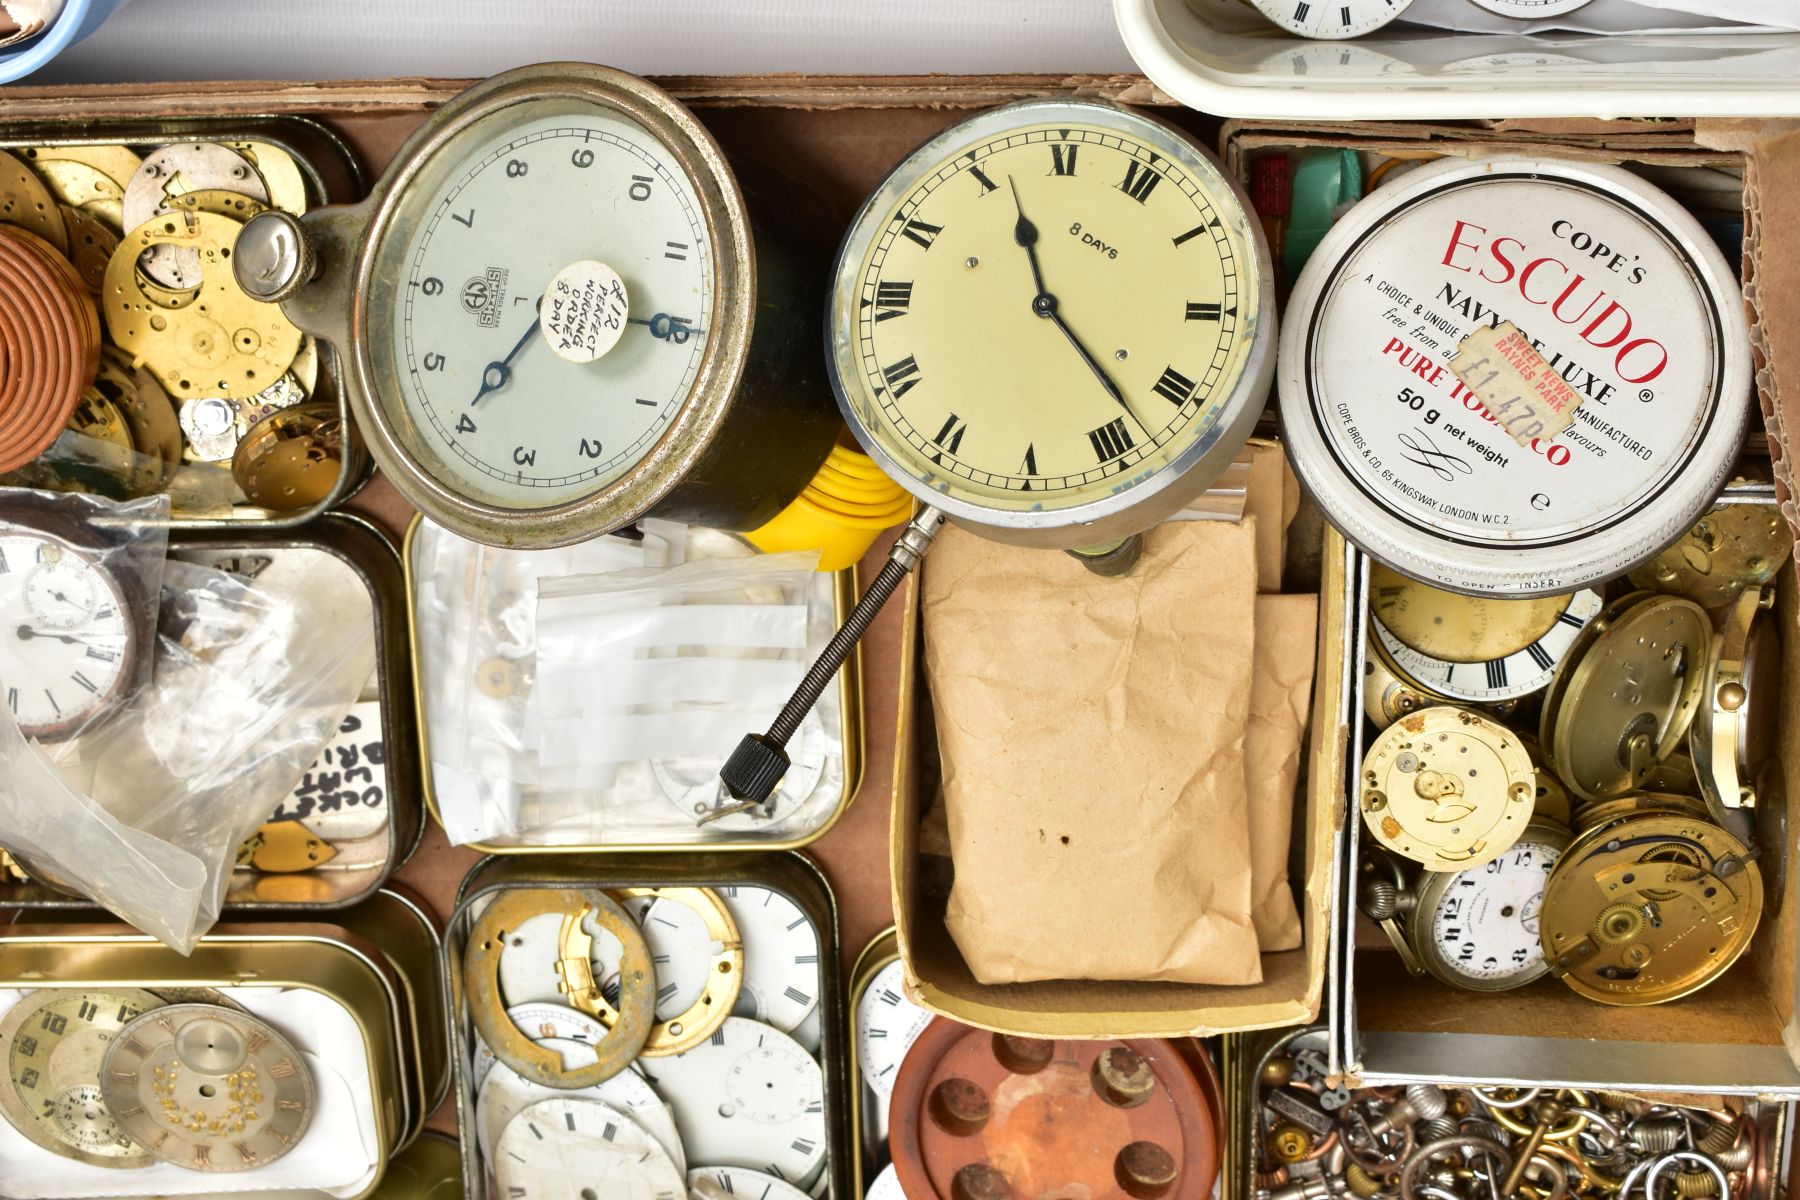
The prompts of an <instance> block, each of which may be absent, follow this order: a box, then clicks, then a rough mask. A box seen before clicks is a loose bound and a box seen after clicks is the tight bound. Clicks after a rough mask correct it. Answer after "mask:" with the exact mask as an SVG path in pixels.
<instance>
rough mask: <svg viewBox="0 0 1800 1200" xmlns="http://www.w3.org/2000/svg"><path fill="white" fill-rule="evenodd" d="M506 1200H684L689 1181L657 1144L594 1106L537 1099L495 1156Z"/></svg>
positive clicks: (616, 1115) (516, 1120) (599, 1105)
mask: <svg viewBox="0 0 1800 1200" xmlns="http://www.w3.org/2000/svg"><path fill="white" fill-rule="evenodd" d="M494 1180H495V1182H496V1183H498V1184H499V1185H500V1186H499V1191H498V1194H499V1195H501V1196H506V1197H508V1198H509V1200H572V1198H574V1197H581V1198H582V1200H586V1197H588V1196H593V1197H595V1198H596V1200H598V1198H599V1197H605V1198H606V1200H683V1197H684V1196H685V1195H686V1193H687V1187H686V1180H685V1179H684V1178H683V1177H682V1173H681V1171H680V1170H679V1169H678V1168H677V1167H676V1166H675V1164H674V1163H673V1162H671V1161H669V1156H668V1155H667V1154H666V1153H665V1152H664V1151H663V1149H662V1147H661V1146H659V1145H657V1144H656V1140H655V1139H654V1138H652V1137H651V1136H650V1135H649V1134H648V1133H645V1132H644V1130H643V1129H642V1128H640V1127H639V1126H638V1125H637V1123H636V1122H634V1121H632V1119H631V1118H630V1117H628V1116H626V1115H625V1114H623V1113H621V1112H619V1111H618V1110H617V1109H615V1108H612V1107H611V1106H610V1105H606V1104H602V1103H600V1102H599V1101H597V1100H580V1099H576V1098H575V1097H573V1096H559V1097H555V1098H553V1099H549V1100H540V1101H538V1102H537V1103H536V1104H533V1105H532V1106H531V1107H529V1108H527V1109H525V1110H524V1111H523V1112H521V1113H520V1114H519V1115H518V1116H516V1117H514V1118H513V1119H512V1122H511V1123H510V1124H508V1125H507V1127H506V1131H505V1132H504V1133H502V1134H501V1135H500V1141H499V1144H498V1146H497V1147H496V1148H495V1153H494Z"/></svg>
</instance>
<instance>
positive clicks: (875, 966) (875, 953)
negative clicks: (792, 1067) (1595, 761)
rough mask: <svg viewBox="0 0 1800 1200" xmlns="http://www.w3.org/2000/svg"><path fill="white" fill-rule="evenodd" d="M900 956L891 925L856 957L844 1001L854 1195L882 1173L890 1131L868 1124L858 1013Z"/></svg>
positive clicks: (898, 939) (863, 1190) (862, 1191)
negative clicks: (880, 977) (873, 986)
mask: <svg viewBox="0 0 1800 1200" xmlns="http://www.w3.org/2000/svg"><path fill="white" fill-rule="evenodd" d="M899 957H900V938H899V935H898V934H896V933H895V931H894V927H893V926H892V925H889V926H888V927H887V928H886V929H884V930H882V931H881V932H880V933H878V934H876V935H875V937H874V939H873V940H872V941H870V943H869V944H868V945H867V946H864V947H863V950H862V953H861V954H858V955H857V956H856V962H855V964H853V965H852V966H851V968H850V991H849V994H848V996H847V997H846V999H845V1001H844V1012H845V1019H846V1021H847V1022H848V1024H847V1025H846V1028H847V1029H848V1031H849V1036H847V1037H846V1038H845V1039H844V1046H845V1051H844V1052H845V1055H846V1057H848V1059H849V1075H850V1087H849V1090H850V1123H851V1125H852V1127H854V1128H855V1130H856V1158H855V1160H854V1174H853V1176H852V1183H853V1185H854V1187H855V1190H854V1191H853V1192H852V1193H851V1194H852V1195H854V1196H861V1195H863V1194H865V1193H866V1192H867V1191H868V1189H869V1183H870V1182H871V1181H872V1180H873V1178H874V1176H875V1175H877V1174H879V1173H880V1169H879V1168H878V1167H877V1166H876V1164H877V1163H879V1162H882V1161H884V1159H885V1153H881V1154H878V1153H877V1150H883V1149H884V1148H885V1147H884V1146H877V1144H876V1143H877V1141H880V1142H882V1143H885V1141H886V1131H885V1130H880V1131H878V1130H876V1129H875V1128H874V1127H873V1126H871V1125H869V1124H867V1121H868V1113H867V1111H866V1110H867V1108H868V1104H869V1095H868V1088H866V1087H865V1086H864V1085H863V1081H862V1064H861V1062H860V1061H859V1060H858V1056H857V1052H856V1041H857V1037H856V1012H857V1007H858V1005H860V1004H861V1003H862V995H863V993H864V992H865V991H867V990H868V987H869V984H870V983H871V982H873V981H874V979H875V976H876V975H877V974H878V973H879V972H880V971H881V968H883V967H885V966H887V965H888V964H889V963H891V962H894V961H896V960H898V959H899Z"/></svg>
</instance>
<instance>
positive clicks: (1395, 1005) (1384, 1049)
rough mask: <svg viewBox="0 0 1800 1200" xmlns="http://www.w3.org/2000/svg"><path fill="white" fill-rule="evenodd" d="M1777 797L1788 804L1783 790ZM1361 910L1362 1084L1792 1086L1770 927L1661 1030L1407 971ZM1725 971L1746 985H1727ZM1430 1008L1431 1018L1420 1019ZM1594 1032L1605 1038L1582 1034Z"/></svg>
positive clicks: (1344, 1018)
mask: <svg viewBox="0 0 1800 1200" xmlns="http://www.w3.org/2000/svg"><path fill="white" fill-rule="evenodd" d="M1719 503H1721V504H1762V505H1771V506H1772V505H1774V503H1775V494H1774V489H1773V487H1771V486H1769V485H1767V484H1733V485H1732V486H1731V487H1730V488H1729V489H1727V491H1726V492H1725V494H1724V495H1723V496H1722V497H1720V499H1719ZM1361 557H1362V556H1360V555H1359V558H1361ZM1363 566H1364V568H1365V569H1366V559H1364V560H1363ZM1777 586H1778V587H1779V588H1780V590H1781V592H1782V598H1781V600H1780V601H1779V602H1778V609H1779V611H1780V612H1781V613H1782V614H1784V615H1783V616H1782V617H1781V618H1780V619H1781V620H1783V621H1784V622H1787V621H1792V620H1793V615H1792V614H1793V604H1794V597H1793V588H1792V587H1791V580H1787V581H1786V582H1783V581H1782V579H1781V577H1779V576H1778V578H1777ZM1367 615H1368V605H1367V601H1366V599H1363V600H1359V601H1358V602H1357V604H1356V605H1355V607H1354V608H1353V609H1352V611H1351V613H1350V620H1351V621H1352V622H1353V623H1361V622H1365V621H1366V620H1367ZM1365 649H1366V648H1365ZM1787 653H1788V651H1786V650H1784V654H1787ZM1361 668H1362V664H1361V662H1360V661H1359V662H1358V663H1357V664H1356V669H1355V670H1354V671H1352V673H1351V678H1352V679H1358V680H1360V679H1362V678H1364V676H1363V672H1362V669H1361ZM1785 669H1788V666H1787V665H1786V664H1784V670H1785ZM1353 700H1354V701H1355V703H1356V705H1357V707H1359V708H1360V706H1361V703H1362V696H1361V694H1360V693H1355V694H1353ZM1360 731H1361V722H1356V723H1354V724H1352V725H1351V726H1350V730H1349V732H1350V736H1351V737H1352V738H1357V737H1360ZM1352 761H1355V760H1352ZM1777 796H1778V798H1779V801H1780V802H1781V803H1783V804H1785V803H1786V796H1785V794H1782V793H1780V792H1778V793H1777ZM1694 803H1696V804H1697V803H1698V801H1695V802H1694ZM1761 819H1763V818H1762V816H1761V814H1759V820H1761ZM1362 837H1363V831H1362V829H1361V825H1360V823H1352V827H1351V829H1350V831H1349V836H1348V837H1347V838H1346V839H1345V844H1344V854H1345V858H1344V860H1343V862H1344V868H1343V869H1344V870H1346V871H1347V872H1348V873H1349V878H1350V879H1352V880H1354V879H1355V878H1356V877H1357V876H1356V864H1358V863H1359V862H1360V861H1361V858H1362ZM1357 919H1358V916H1357V912H1356V909H1355V907H1354V905H1351V904H1347V903H1346V904H1344V905H1342V906H1341V907H1340V908H1339V910H1338V915H1337V934H1336V936H1337V938H1338V942H1339V945H1341V946H1342V947H1343V948H1344V949H1343V951H1342V954H1341V956H1340V958H1339V960H1338V972H1339V986H1338V994H1337V998H1336V1003H1337V1009H1338V1017H1337V1019H1336V1020H1335V1021H1334V1022H1333V1025H1332V1029H1333V1050H1334V1053H1335V1054H1336V1055H1337V1060H1338V1062H1339V1063H1341V1064H1342V1068H1341V1069H1342V1070H1344V1071H1345V1072H1346V1073H1347V1074H1348V1075H1350V1076H1352V1077H1354V1078H1357V1079H1359V1080H1360V1081H1361V1082H1362V1083H1363V1084H1365V1085H1368V1086H1382V1085H1387V1084H1393V1083H1408V1082H1421V1081H1423V1082H1448V1083H1469V1082H1473V1083H1482V1084H1504V1085H1521V1086H1537V1085H1543V1086H1571V1087H1606V1088H1616V1089H1622V1090H1660V1091H1687V1092H1702V1091H1704V1092H1718V1093H1732V1094H1766V1095H1781V1096H1784V1097H1795V1096H1800V1059H1796V1058H1795V1057H1794V1055H1793V1053H1792V1051H1791V1049H1790V1047H1792V1046H1793V1045H1795V1044H1796V1042H1795V1038H1796V1036H1800V1035H1797V1034H1796V1032H1795V1031H1796V1029H1797V1028H1800V1022H1797V1021H1796V1019H1795V1018H1794V1017H1793V1016H1792V1015H1790V1014H1791V1012H1792V1007H1791V1005H1790V998H1791V997H1793V996H1794V995H1796V994H1800V980H1797V979H1796V978H1794V976H1793V973H1792V968H1791V967H1788V968H1786V969H1785V971H1784V969H1783V968H1782V967H1781V966H1780V962H1781V955H1780V954H1779V952H1778V951H1777V952H1774V953H1770V954H1769V956H1768V957H1767V959H1766V960H1765V959H1763V958H1762V956H1761V953H1760V952H1761V951H1762V950H1764V949H1767V947H1768V943H1769V939H1770V938H1771V937H1772V936H1773V935H1772V934H1771V933H1769V932H1767V931H1765V932H1763V933H1762V934H1761V935H1760V937H1759V938H1758V939H1757V943H1756V944H1755V945H1753V946H1752V947H1751V950H1750V953H1749V955H1748V957H1752V958H1755V959H1757V960H1758V961H1757V965H1756V968H1755V969H1752V968H1750V967H1747V966H1745V965H1744V964H1743V963H1739V964H1738V966H1737V968H1736V969H1735V970H1734V971H1733V972H1731V973H1728V975H1727V977H1726V978H1725V979H1724V980H1721V981H1720V982H1719V983H1718V984H1715V985H1714V990H1713V991H1712V992H1711V993H1706V992H1703V993H1700V994H1698V995H1695V996H1691V997H1689V998H1687V999H1685V1000H1683V1001H1681V1002H1680V1005H1679V1008H1680V1011H1681V1014H1682V1016H1681V1018H1680V1024H1679V1025H1678V1026H1676V1028H1678V1029H1679V1030H1680V1033H1668V1032H1665V1030H1666V1029H1668V1028H1669V1026H1667V1025H1665V1024H1663V1023H1662V1022H1661V1019H1660V1017H1659V1013H1660V1011H1661V1010H1657V1009H1640V1010H1637V1011H1635V1012H1633V1014H1632V1017H1631V1022H1632V1023H1631V1024H1629V1025H1619V1024H1616V1023H1613V1022H1603V1021H1602V1020H1601V1017H1600V1013H1599V1012H1597V1011H1596V1010H1598V1009H1600V1008H1601V1006H1599V1005H1596V1004H1594V1003H1593V1002H1592V1001H1589V1000H1586V999H1583V998H1581V997H1579V996H1576V995H1574V994H1573V993H1570V994H1568V995H1567V996H1566V997H1565V996H1562V995H1559V994H1557V993H1556V989H1558V988H1560V987H1561V985H1559V984H1556V983H1555V982H1554V981H1547V980H1546V981H1540V982H1538V983H1536V984H1533V985H1531V988H1530V989H1527V990H1525V991H1522V992H1513V993H1500V994H1499V995H1497V996H1486V995H1482V994H1479V993H1474V992H1462V991H1455V992H1452V991H1449V990H1448V989H1446V988H1445V986H1444V985H1442V984H1440V983H1437V982H1435V981H1433V980H1429V979H1427V980H1415V979H1412V978H1411V977H1409V976H1406V975H1405V973H1404V972H1402V971H1399V970H1397V969H1395V968H1396V966H1397V964H1394V963H1393V960H1392V959H1390V958H1387V957H1386V956H1387V953H1388V952H1387V950H1386V948H1385V942H1384V943H1383V944H1382V948H1381V949H1367V948H1365V949H1361V950H1359V949H1358V947H1357V937H1356V929H1357ZM1771 928H1773V926H1771ZM1733 980H1742V982H1741V983H1738V984H1736V985H1733ZM1536 990H1548V991H1550V992H1551V996H1538V995H1536V994H1535V991H1536ZM1522 997H1523V999H1521V998H1522ZM1445 1001H1449V1002H1450V1003H1445ZM1528 1002H1529V1003H1531V1004H1533V1005H1534V1007H1533V1008H1531V1009H1530V1010H1529V1011H1530V1012H1531V1013H1532V1014H1534V1015H1533V1016H1532V1017H1530V1018H1527V1021H1528V1023H1521V1020H1520V1017H1519V1012H1520V1011H1521V1010H1519V1009H1518V1008H1517V1007H1516V1006H1517V1005H1519V1004H1523V1003H1528ZM1490 1006H1492V1007H1490ZM1426 1013H1430V1014H1435V1016H1433V1017H1432V1018H1431V1019H1429V1020H1427V1018H1426V1017H1425V1016H1424V1015H1422V1014H1426ZM1490 1013H1491V1014H1492V1016H1491V1017H1490V1016H1489V1014H1490ZM1520 1030H1525V1032H1519V1031H1520ZM1593 1033H1600V1034H1603V1035H1604V1036H1600V1037H1593V1036H1589V1035H1590V1034H1593ZM1675 1038H1680V1039H1682V1040H1674V1039H1675Z"/></svg>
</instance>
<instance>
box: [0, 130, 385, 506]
mask: <svg viewBox="0 0 1800 1200" xmlns="http://www.w3.org/2000/svg"><path fill="white" fill-rule="evenodd" d="M247 141H253V142H262V143H265V144H268V145H272V146H274V147H276V148H277V149H279V150H281V151H283V152H285V153H286V154H287V156H288V157H289V158H291V159H293V161H294V164H295V165H296V166H297V167H298V168H299V171H300V175H301V178H302V181H303V183H304V185H305V190H306V202H307V206H308V207H309V208H317V207H319V206H321V205H325V204H343V203H347V202H349V201H352V200H357V199H360V198H361V197H362V194H363V192H364V190H365V183H364V180H363V173H362V167H361V165H360V164H359V163H358V162H357V160H356V156H355V154H354V153H353V152H352V151H351V149H350V147H349V145H348V144H347V143H346V142H345V141H344V139H343V138H342V137H340V136H339V135H338V134H337V133H336V132H335V131H334V130H333V129H331V127H329V126H328V125H325V124H324V123H322V122H320V121H316V120H313V119H312V118H310V117H304V116H297V115H280V116H266V115H244V116H234V117H164V118H159V119H155V120H141V119H135V118H130V117H121V116H108V117H82V118H75V117H70V118H63V119H35V120H0V150H4V151H7V152H8V153H11V154H14V155H20V156H23V155H24V154H25V152H26V151H28V150H30V149H32V148H34V147H97V146H125V147H128V148H130V149H132V150H133V151H134V152H137V153H139V154H142V153H145V152H148V151H150V150H154V149H157V148H160V147H162V146H166V145H170V144H175V143H190V142H197V143H228V142H247ZM126 232H127V233H129V232H130V231H129V230H127V231H126ZM314 345H315V346H316V353H317V361H318V370H317V380H316V382H315V384H314V386H313V388H312V389H311V392H310V394H309V396H308V398H309V399H317V400H321V401H325V402H328V403H331V404H334V405H336V406H337V409H338V414H339V416H340V418H341V419H342V420H344V421H345V422H346V424H347V423H348V421H349V408H348V403H347V400H346V398H345V396H344V391H343V386H342V381H341V376H340V371H339V366H338V360H337V353H336V351H335V350H334V349H333V348H332V347H330V346H327V345H324V344H322V343H317V342H315V343H314ZM170 400H171V404H172V405H173V406H174V407H176V408H179V402H178V401H177V400H176V398H175V397H170ZM353 465H354V464H352V463H350V462H349V461H348V460H346V462H345V464H344V466H345V467H346V468H348V467H350V466H353ZM220 470H221V471H223V472H225V473H226V474H229V471H230V463H229V462H227V463H224V464H222V465H221V466H220ZM366 478H367V471H366V470H365V471H364V472H363V473H362V474H360V475H356V476H353V475H352V473H351V471H350V470H348V469H340V471H339V473H338V479H337V482H336V484H335V485H334V486H333V487H332V489H331V491H330V493H329V494H328V495H327V496H326V497H325V498H324V499H323V500H321V501H320V502H319V503H317V504H314V505H311V506H309V507H307V508H303V509H296V510H294V511H292V512H275V511H272V510H269V509H264V508H260V507H257V506H255V505H251V504H247V503H246V504H236V505H232V506H230V507H227V508H223V509H212V508H194V509H184V508H183V507H182V506H181V505H180V503H176V504H174V505H173V506H172V508H171V511H170V515H169V525H170V527H171V528H173V529H233V528H238V529H241V528H244V527H246V526H255V527H260V528H265V529H293V528H296V527H298V526H300V525H303V524H305V523H306V522H307V521H309V520H311V519H312V518H313V517H315V516H318V515H319V514H320V513H323V512H325V511H326V510H328V509H330V508H332V507H333V506H335V505H336V504H338V503H340V502H341V501H342V500H344V499H345V498H346V497H348V496H349V495H351V493H353V492H355V491H356V489H357V488H358V487H360V486H361V485H362V483H363V482H364V481H365V480H366Z"/></svg>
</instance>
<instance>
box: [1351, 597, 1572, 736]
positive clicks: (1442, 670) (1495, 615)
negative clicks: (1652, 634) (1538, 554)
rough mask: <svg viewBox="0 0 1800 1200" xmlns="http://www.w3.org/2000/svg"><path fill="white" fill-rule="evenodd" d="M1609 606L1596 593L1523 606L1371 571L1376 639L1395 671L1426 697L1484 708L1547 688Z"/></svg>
mask: <svg viewBox="0 0 1800 1200" xmlns="http://www.w3.org/2000/svg"><path fill="white" fill-rule="evenodd" d="M1603 603H1604V602H1603V601H1602V599H1601V597H1600V593H1599V592H1596V591H1594V590H1592V589H1583V590H1582V591H1579V592H1569V593H1565V594H1563V595H1554V596H1534V597H1531V598H1529V599H1522V600H1502V599H1497V598H1494V597H1488V596H1467V595H1463V594H1461V593H1458V592H1446V591H1444V590H1442V589H1441V588H1434V587H1432V586H1431V585H1429V584H1425V583H1420V582H1419V581H1417V580H1414V579H1408V578H1407V577H1405V576H1403V575H1401V574H1399V573H1398V572H1396V571H1394V570H1391V569H1390V568H1387V567H1384V566H1381V565H1379V564H1372V565H1371V566H1370V568H1369V609H1370V615H1371V617H1373V622H1372V623H1373V625H1374V630H1375V637H1376V639H1377V640H1378V641H1379V642H1380V643H1381V648H1382V649H1383V650H1384V651H1386V652H1387V656H1388V658H1389V660H1390V661H1391V662H1392V664H1393V666H1394V667H1395V668H1396V669H1397V670H1398V671H1399V672H1400V673H1401V674H1402V675H1404V676H1405V677H1406V678H1407V679H1408V680H1410V681H1411V682H1412V683H1414V684H1416V685H1418V686H1419V687H1421V688H1424V689H1425V690H1426V691H1429V692H1434V693H1436V694H1437V695H1440V696H1445V697H1448V698H1450V699H1452V700H1462V701H1467V702H1471V703H1477V704H1494V703H1498V702H1500V701H1503V700H1516V699H1518V698H1519V697H1521V696H1529V695H1532V694H1533V693H1535V692H1540V691H1542V690H1543V689H1544V688H1546V687H1548V686H1549V685H1550V680H1551V678H1552V677H1553V676H1554V675H1555V674H1556V669H1557V667H1558V665H1559V664H1561V662H1562V661H1563V659H1564V658H1565V657H1567V656H1568V653H1569V649H1570V647H1571V646H1573V645H1574V643H1575V637H1576V635H1577V634H1579V633H1580V632H1581V631H1582V630H1583V629H1584V628H1586V627H1587V625H1588V623H1589V622H1590V621H1592V620H1593V619H1594V618H1595V617H1596V616H1598V615H1599V614H1600V609H1601V607H1602V606H1603Z"/></svg>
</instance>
